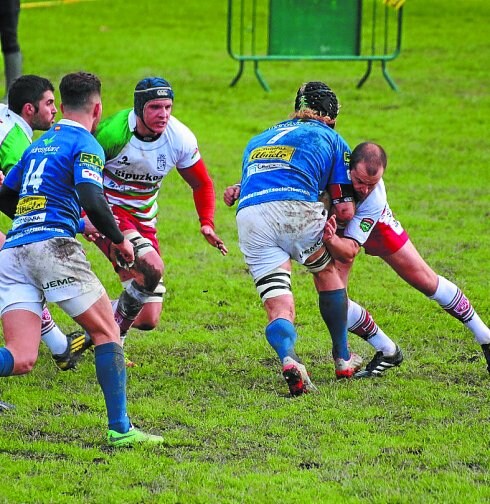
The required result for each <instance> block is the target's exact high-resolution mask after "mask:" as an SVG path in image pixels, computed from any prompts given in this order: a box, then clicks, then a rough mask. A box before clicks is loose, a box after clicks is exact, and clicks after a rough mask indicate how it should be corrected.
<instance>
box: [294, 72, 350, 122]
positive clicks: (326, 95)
mask: <svg viewBox="0 0 490 504" xmlns="http://www.w3.org/2000/svg"><path fill="white" fill-rule="evenodd" d="M305 108H309V109H312V110H314V111H315V112H317V113H318V114H319V115H321V116H328V117H330V119H335V118H336V117H337V115H338V113H339V108H340V107H339V102H338V100H337V96H336V95H335V93H334V92H333V91H332V90H331V89H330V88H329V87H328V86H327V85H326V84H324V83H323V82H318V81H314V82H307V83H306V84H303V85H302V86H301V87H300V88H299V89H298V92H297V93H296V100H295V102H294V109H295V110H296V111H298V110H301V109H305Z"/></svg>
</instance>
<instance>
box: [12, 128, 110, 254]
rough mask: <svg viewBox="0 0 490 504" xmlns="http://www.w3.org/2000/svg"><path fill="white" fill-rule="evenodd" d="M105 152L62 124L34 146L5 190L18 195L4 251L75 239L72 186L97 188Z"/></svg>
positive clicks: (83, 132) (84, 134)
mask: <svg viewBox="0 0 490 504" xmlns="http://www.w3.org/2000/svg"><path fill="white" fill-rule="evenodd" d="M104 160H105V159H104V152H103V150H102V147H101V146H100V145H99V143H98V142H97V141H96V140H95V138H94V137H93V136H92V134H91V133H90V132H89V131H87V130H86V129H85V128H84V127H83V126H81V125H80V124H79V123H77V122H74V121H70V120H67V119H62V120H61V121H60V122H58V123H57V124H55V125H54V126H52V127H51V129H50V130H48V131H47V132H46V133H45V134H44V135H42V136H41V137H40V138H39V139H38V140H37V141H36V142H34V143H33V144H32V145H31V146H30V147H29V148H28V149H27V150H26V151H25V152H24V154H23V156H22V158H21V160H20V161H19V162H18V163H17V164H16V165H15V166H14V167H13V168H12V169H11V170H10V171H9V173H8V175H7V176H6V177H5V181H4V184H5V185H6V186H7V187H9V188H10V189H13V190H14V191H16V192H18V193H19V202H18V204H17V209H16V212H15V217H14V220H13V221H12V228H11V230H10V231H9V232H8V234H7V239H6V241H5V245H4V248H11V247H16V246H18V245H24V244H26V243H33V242H39V241H43V240H47V239H49V238H54V237H72V238H73V237H74V236H75V235H76V233H77V231H78V222H79V219H80V211H81V207H80V201H79V198H78V194H77V192H76V189H75V186H76V185H77V184H79V183H85V182H88V183H91V184H96V185H98V186H100V187H102V168H103V166H104Z"/></svg>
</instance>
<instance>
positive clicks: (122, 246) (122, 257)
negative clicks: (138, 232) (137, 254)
mask: <svg viewBox="0 0 490 504" xmlns="http://www.w3.org/2000/svg"><path fill="white" fill-rule="evenodd" d="M112 249H113V250H114V252H115V255H116V261H117V264H118V265H119V266H121V267H122V268H125V269H129V268H131V267H132V266H133V265H134V248H133V244H132V243H131V242H130V241H129V240H128V239H127V238H124V240H123V241H122V242H121V243H117V244H116V243H112Z"/></svg>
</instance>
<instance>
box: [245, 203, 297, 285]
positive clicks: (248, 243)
mask: <svg viewBox="0 0 490 504" xmlns="http://www.w3.org/2000/svg"><path fill="white" fill-rule="evenodd" d="M270 209H271V205H265V204H264V205H255V206H250V207H245V208H243V209H241V210H240V211H239V212H238V214H237V216H236V221H237V228H238V243H239V246H240V250H241V252H242V254H243V257H244V260H245V262H246V264H247V266H248V268H249V270H250V274H251V275H252V277H253V279H254V281H257V279H259V278H262V277H263V276H264V275H266V274H268V273H269V272H271V271H273V270H275V269H276V268H279V267H280V266H281V265H282V264H284V263H286V262H288V261H289V260H290V255H289V253H288V252H287V251H285V250H284V249H283V248H281V247H280V246H279V244H278V241H279V237H278V231H279V230H278V227H277V225H276V222H277V221H276V222H275V221H274V219H275V217H274V216H273V213H270V212H269V210H270Z"/></svg>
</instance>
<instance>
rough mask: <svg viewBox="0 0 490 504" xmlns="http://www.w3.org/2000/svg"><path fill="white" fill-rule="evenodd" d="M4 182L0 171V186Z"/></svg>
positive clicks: (3, 176)
mask: <svg viewBox="0 0 490 504" xmlns="http://www.w3.org/2000/svg"><path fill="white" fill-rule="evenodd" d="M4 180H5V175H4V174H3V172H2V171H0V185H2V184H3V181H4Z"/></svg>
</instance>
